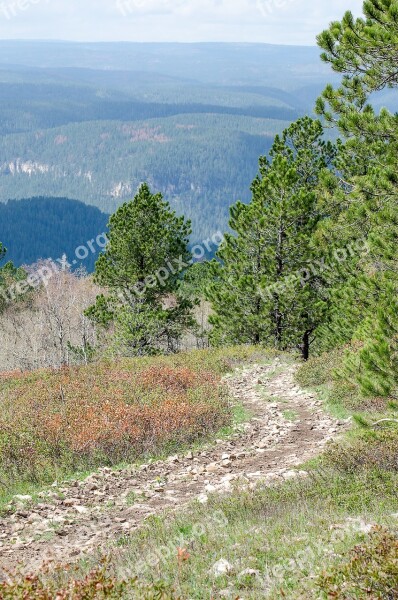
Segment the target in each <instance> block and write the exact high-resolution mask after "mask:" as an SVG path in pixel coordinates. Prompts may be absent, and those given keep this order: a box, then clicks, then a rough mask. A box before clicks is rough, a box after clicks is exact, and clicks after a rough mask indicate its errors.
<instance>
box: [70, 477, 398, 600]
mask: <svg viewBox="0 0 398 600" xmlns="http://www.w3.org/2000/svg"><path fill="white" fill-rule="evenodd" d="M397 485H398V474H389V475H384V476H383V475H381V474H380V473H379V474H378V473H376V472H375V473H363V474H361V475H358V476H355V477H351V476H343V475H341V474H339V473H337V472H336V471H334V470H332V469H329V470H328V471H325V470H323V471H322V472H321V471H319V472H313V474H312V476H311V478H309V479H307V480H302V481H299V482H297V481H293V482H287V483H285V484H283V485H281V486H278V487H275V488H268V489H267V488H265V489H258V490H256V491H242V490H236V491H235V492H234V493H233V494H231V495H230V496H228V497H226V498H220V497H219V496H213V497H211V498H210V500H209V503H208V504H207V505H205V506H203V505H200V504H197V503H194V504H192V505H191V506H190V507H189V508H188V509H187V510H185V511H183V512H180V513H178V514H169V515H167V516H164V517H151V518H150V519H148V521H147V522H146V524H145V525H144V527H143V528H142V529H141V530H139V531H137V532H135V533H132V534H131V535H128V536H126V535H124V536H123V538H121V539H120V540H118V542H117V543H116V546H117V547H116V548H114V549H113V550H112V552H111V555H110V557H111V558H110V564H109V568H108V574H109V576H110V577H115V578H116V579H117V580H121V579H125V578H135V577H138V581H139V583H140V585H143V586H147V585H151V584H160V583H161V584H162V586H164V588H165V589H167V590H169V592H168V593H169V594H170V595H169V596H166V597H167V598H169V597H170V598H183V599H187V600H188V599H190V600H194V599H195V600H202V599H203V598H219V597H221V596H220V593H222V592H223V591H224V590H229V594H230V595H229V596H227V597H230V598H244V599H245V600H246V599H253V600H254V599H258V598H271V599H275V600H276V599H279V598H282V597H286V598H291V599H297V600H299V599H300V600H301V599H302V598H317V597H321V596H317V594H318V593H320V589H318V583H317V578H318V577H319V576H320V575H321V573H322V572H323V571H324V569H325V568H333V567H335V565H338V564H340V562H342V561H343V559H344V556H345V555H346V554H347V552H348V551H349V550H350V548H352V546H353V545H354V544H356V543H359V542H363V541H364V540H365V539H366V533H365V532H364V531H361V527H363V526H364V525H368V524H373V523H378V524H383V525H384V526H386V527H389V528H394V527H395V528H396V527H397V526H398V519H395V518H393V517H392V516H391V515H392V514H393V513H395V512H397V508H398V505H397V492H396V489H397ZM349 519H351V521H350V520H349ZM356 519H358V520H356ZM179 549H180V550H179ZM182 550H185V551H186V555H189V557H188V558H187V559H186V560H184V561H180V560H179V558H178V555H179V553H180V554H181V551H182ZM220 559H225V560H227V561H228V563H230V565H231V571H230V572H229V573H227V574H225V575H220V576H216V575H215V574H214V573H213V572H212V568H213V566H214V565H215V564H216V563H217V562H218V561H219V560H220ZM94 565H95V561H93V562H91V563H90V564H87V563H86V564H85V565H84V568H82V570H81V572H80V576H83V574H84V575H86V574H87V572H89V571H90V569H91V568H92V567H93V566H94ZM248 569H249V570H250V571H248ZM172 590H174V591H173V592H172ZM281 590H282V591H281ZM129 593H132V592H131V590H130V592H129ZM123 597H124V596H123ZM125 597H126V598H128V597H132V598H139V596H135V595H134V594H132V595H131V596H130V595H128V594H126V596H125ZM151 598H155V596H151Z"/></svg>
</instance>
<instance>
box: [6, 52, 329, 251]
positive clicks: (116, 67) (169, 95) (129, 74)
mask: <svg viewBox="0 0 398 600" xmlns="http://www.w3.org/2000/svg"><path fill="white" fill-rule="evenodd" d="M330 80H331V74H330V71H329V69H328V68H327V67H325V66H324V65H322V63H321V61H320V60H319V50H318V49H316V48H311V47H302V46H300V47H297V48H293V47H286V46H271V45H265V44H157V43H153V44H152V43H151V44H134V43H111V44H103V43H96V44H74V43H68V42H14V41H2V42H0V98H1V102H0V131H1V134H2V136H1V140H0V202H7V201H8V200H9V199H22V198H25V199H29V198H31V197H37V196H44V197H47V198H51V197H54V198H59V197H62V198H73V199H75V200H80V201H81V202H83V203H85V204H88V205H92V206H95V207H97V208H99V209H100V210H101V211H103V212H104V213H111V212H113V211H114V210H115V209H116V208H117V206H119V205H120V204H121V203H122V202H123V201H125V200H126V199H129V198H131V197H132V196H133V195H134V193H135V191H136V189H137V187H138V185H139V184H140V182H142V181H148V182H149V184H150V186H151V187H152V188H153V190H156V191H161V192H163V193H164V195H165V196H166V198H167V199H168V200H169V201H170V202H171V204H172V206H173V207H174V208H175V209H176V210H177V211H178V212H181V213H182V212H183V213H184V214H186V215H187V216H189V217H190V218H191V219H192V222H193V239H195V240H199V239H202V238H204V237H206V236H207V235H208V234H209V233H211V232H213V231H214V230H217V229H219V228H221V229H225V227H226V226H227V219H228V209H229V206H230V205H231V204H232V203H234V202H235V201H236V200H237V199H242V200H248V199H249V198H250V183H251V181H252V180H253V178H254V176H255V175H256V172H257V164H258V157H259V156H260V155H261V154H265V153H267V151H268V150H269V148H270V145H271V143H272V140H273V137H274V136H275V134H276V133H277V132H280V131H282V130H283V129H284V128H285V127H286V126H287V125H288V124H289V123H290V122H291V121H293V120H295V119H296V118H297V117H299V116H300V115H303V114H305V113H308V112H310V111H311V109H312V107H313V105H314V101H315V98H316V97H317V95H318V93H319V92H320V91H321V89H322V88H323V87H324V85H325V84H326V82H327V81H330ZM56 203H57V201H56V200H54V204H55V208H54V210H53V211H52V219H54V215H55V214H57V208H56ZM14 206H15V207H17V205H14V204H13V205H11V207H10V208H11V210H9V211H8V213H7V214H8V216H7V218H8V219H9V218H12V214H13V207H14ZM61 209H62V210H61ZM64 210H65V205H64V204H62V207H61V205H59V211H58V213H59V222H60V223H62V213H63V211H64ZM75 210H78V215H79V219H82V212H81V211H82V208H81V206H78V208H76V205H75V204H73V203H71V205H70V211H71V214H72V215H73V213H74V211H75ZM17 214H18V211H17V210H16V212H15V215H17ZM36 214H37V217H36V219H37V220H39V221H40V222H42V220H43V219H45V218H46V217H45V214H44V213H43V211H41V210H38V211H37V213H36ZM91 215H92V213H90V212H87V215H86V217H85V218H86V219H87V220H89V219H90V218H91ZM32 219H33V220H32V221H30V222H26V224H24V225H21V226H23V227H25V226H26V227H27V228H28V231H26V232H25V231H24V232H22V237H21V239H24V240H26V244H27V248H28V245H29V235H34V234H35V232H36V231H37V226H36V224H35V222H34V218H33V216H32ZM83 220H84V218H83ZM70 221H71V222H73V218H71V219H70ZM54 226H55V225H54ZM65 227H66V225H65ZM3 230H4V227H3V228H2V226H1V225H0V234H2V235H3V236H4V231H3ZM56 230H57V231H58V233H57V235H54V236H52V237H53V238H54V239H58V240H59V254H61V255H62V252H63V250H62V246H64V247H65V245H68V247H69V241H70V239H71V237H72V233H71V232H70V231H68V232H65V236H63V234H62V231H64V230H65V229H63V227H60V226H57V227H56ZM6 237H7V236H6ZM6 237H2V239H3V240H4V241H5V242H7V239H6ZM64 238H65V239H64ZM14 239H15V238H14ZM66 240H68V242H67V244H66ZM85 241H86V240H80V239H77V240H76V245H77V246H78V245H79V244H80V243H84V242H85ZM14 243H15V242H14ZM30 247H31V248H32V244H30ZM10 251H12V248H10ZM13 256H18V257H19V259H18V260H17V262H20V261H22V262H23V260H24V257H26V258H25V260H28V259H29V260H30V259H31V258H32V253H31V252H27V251H25V250H24V249H23V248H22V249H21V248H18V251H17V252H14V253H13ZM37 258H43V257H42V256H40V257H39V256H38V257H37Z"/></svg>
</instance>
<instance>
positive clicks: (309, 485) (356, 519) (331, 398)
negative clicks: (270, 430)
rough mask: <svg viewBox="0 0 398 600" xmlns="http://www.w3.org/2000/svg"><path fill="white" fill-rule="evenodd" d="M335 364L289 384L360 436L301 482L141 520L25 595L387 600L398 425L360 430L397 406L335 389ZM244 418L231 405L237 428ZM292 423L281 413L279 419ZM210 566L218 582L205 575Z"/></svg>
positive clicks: (396, 517)
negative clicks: (312, 393)
mask: <svg viewBox="0 0 398 600" xmlns="http://www.w3.org/2000/svg"><path fill="white" fill-rule="evenodd" d="M229 360H231V357H230V358H229ZM249 360H250V357H249ZM257 360H258V359H257ZM338 360H339V354H338V353H334V354H332V355H328V356H324V357H322V358H321V359H319V360H318V359H315V360H313V361H310V362H309V363H307V364H305V365H303V366H302V367H301V369H300V370H299V372H298V375H297V378H298V381H299V382H300V384H301V385H302V386H303V387H306V388H310V389H314V388H316V389H317V390H318V393H320V394H321V397H322V398H323V400H324V402H325V406H326V407H330V408H331V409H332V410H333V413H334V414H335V415H338V416H339V417H340V418H341V417H342V416H343V415H344V416H345V417H347V416H352V415H354V413H355V414H358V415H359V416H360V417H361V419H358V422H359V421H361V420H362V422H364V423H365V427H364V426H361V427H359V426H355V421H353V423H354V427H353V430H352V431H351V432H350V433H349V434H347V435H346V437H345V438H344V439H342V440H340V441H339V442H336V443H334V444H332V445H331V446H330V447H329V448H327V450H326V451H325V453H324V455H323V456H321V457H319V458H318V459H315V460H313V461H311V463H308V464H307V465H306V466H305V468H306V470H307V471H308V473H309V476H308V477H307V478H305V479H300V480H293V481H287V482H285V483H283V484H281V485H278V486H275V487H272V488H256V489H253V490H250V489H249V490H248V489H245V490H244V489H240V488H239V487H236V488H235V490H234V491H233V492H232V493H231V494H229V495H228V496H224V497H220V496H218V495H214V496H210V498H209V500H208V503H207V504H205V505H203V504H200V503H193V504H191V505H190V506H189V507H188V508H187V509H185V510H183V511H179V512H177V513H175V512H172V513H166V514H164V515H161V516H157V517H151V518H149V519H148V520H147V521H146V522H145V525H144V526H143V527H142V528H141V529H140V530H137V531H134V532H132V533H130V534H128V535H124V536H123V538H120V539H119V540H117V541H116V543H115V544H114V545H112V546H110V548H109V552H108V554H107V556H106V557H105V558H104V557H99V556H98V557H93V558H92V560H91V561H89V562H86V563H84V564H82V563H81V564H78V565H76V566H75V567H74V568H72V570H71V571H70V572H69V575H67V576H66V575H65V574H61V573H60V572H57V571H55V572H54V571H53V572H52V573H42V574H39V575H38V579H37V580H35V584H36V585H37V587H38V589H41V590H44V592H43V593H42V595H41V596H33V595H32V596H29V595H28V596H27V597H29V598H31V597H32V598H36V597H37V598H40V599H42V598H44V600H47V598H48V600H49V599H50V598H53V597H55V596H56V594H57V593H60V590H61V591H65V590H66V592H65V597H68V598H72V599H73V600H81V599H82V598H85V599H87V600H89V599H91V598H93V599H94V598H102V597H104V598H113V597H115V598H116V597H119V598H126V599H127V598H133V599H135V598H136V599H137V600H138V599H141V598H148V600H155V599H157V598H167V599H170V600H171V599H173V600H177V599H181V600H182V599H183V600H188V599H189V600H199V599H200V600H202V599H206V598H208V599H209V600H210V599H213V598H214V599H217V598H231V599H237V598H242V599H244V600H249V599H253V600H255V599H258V598H267V599H270V600H277V599H278V600H279V599H280V598H288V599H291V600H299V599H300V600H310V599H323V600H327V598H337V599H340V600H356V599H357V598H358V599H359V600H360V599H361V598H365V597H366V598H369V599H370V600H388V599H389V598H395V597H397V595H394V594H396V591H397V590H396V582H397V581H398V543H397V539H398V491H397V490H398V463H397V457H398V428H395V429H394V427H393V426H392V427H390V428H388V429H386V430H380V431H373V430H372V429H370V428H368V427H366V422H367V421H368V420H369V419H370V420H372V419H373V418H374V417H375V416H379V415H384V414H390V413H391V411H396V406H393V405H391V402H389V401H384V402H383V401H381V400H380V399H374V400H373V401H371V400H369V399H366V400H365V399H363V398H361V396H360V395H359V394H358V392H357V390H356V389H353V388H352V387H351V386H344V385H341V384H340V383H336V382H335V381H334V379H333V369H334V367H335V366H336V364H337V363H338ZM232 362H233V364H234V366H236V361H235V358H233V359H232ZM245 417H246V415H245V414H244V412H242V409H241V407H239V406H238V407H236V408H235V422H236V423H239V422H240V421H241V420H244V419H245ZM295 417H296V415H295V414H294V411H285V418H292V419H293V418H295ZM225 433H228V429H226V430H225ZM133 500H134V498H132V501H133ZM380 527H382V529H380ZM372 528H373V529H372ZM220 561H226V562H224V563H222V564H221V563H220ZM220 564H221V566H222V565H224V572H223V573H221V572H216V570H215V565H218V566H219V567H220ZM76 582H77V583H76ZM9 585H10V586H11V587H9V589H8V588H4V589H3V590H1V589H0V596H1V597H4V598H5V599H6V600H8V598H13V597H22V593H21V590H23V591H25V590H26V589H27V586H29V585H31V581H30V580H29V581H26V580H24V579H23V578H17V579H16V580H15V581H14V582H11V583H10V584H9ZM12 586H14V587H12ZM71 586H72V587H71ZM73 586H74V587H73ZM82 586H83V587H82ZM98 586H100V587H98ZM71 589H73V590H74V591H73V593H71V592H70V590H71ZM68 590H69V591H68ZM82 590H83V591H82ZM93 590H94V591H93ZM98 590H100V591H101V592H100V593H101V594H102V593H103V595H102V596H101V595H98V594H99V591H98ZM115 590H116V592H115ZM83 592H84V593H83ZM17 593H19V594H20V596H18V595H17ZM45 593H46V594H48V595H47V596H46V595H45ZM1 594H3V595H1ZM7 594H9V595H7ZM12 594H14V596H13V595H12ZM68 594H69V595H68ZM79 594H80V595H79ZM61 597H63V596H61Z"/></svg>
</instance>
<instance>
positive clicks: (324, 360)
mask: <svg viewBox="0 0 398 600" xmlns="http://www.w3.org/2000/svg"><path fill="white" fill-rule="evenodd" d="M343 353H344V352H343V350H334V351H333V352H325V353H324V354H321V355H320V356H314V357H312V358H310V360H308V361H307V362H305V363H303V364H302V365H301V366H300V368H299V370H298V371H297V374H296V378H297V381H298V382H299V384H300V385H301V386H302V387H304V388H305V387H307V388H311V387H317V386H319V385H323V384H325V383H330V382H331V381H332V380H333V373H334V371H335V369H336V368H337V366H338V365H339V362H340V360H341V358H342V356H343Z"/></svg>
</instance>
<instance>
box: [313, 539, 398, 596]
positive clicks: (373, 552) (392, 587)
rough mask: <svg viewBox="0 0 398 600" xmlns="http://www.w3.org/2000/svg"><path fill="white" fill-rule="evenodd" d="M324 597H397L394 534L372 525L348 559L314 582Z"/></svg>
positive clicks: (397, 558)
mask: <svg viewBox="0 0 398 600" xmlns="http://www.w3.org/2000/svg"><path fill="white" fill-rule="evenodd" d="M317 585H318V588H319V589H320V590H321V591H322V592H323V594H324V595H323V597H324V598H335V599H336V600H353V599H355V598H358V599H361V598H368V599H369V600H393V599H394V598H398V536H397V534H396V533H394V532H391V531H388V530H386V529H383V528H381V527H377V528H375V529H374V530H373V531H372V532H371V533H370V534H369V536H368V538H367V540H366V541H365V543H363V544H360V545H358V546H355V548H354V549H353V550H352V551H351V552H350V555H349V558H348V561H346V562H345V563H344V564H342V565H339V566H336V567H335V568H334V569H333V570H332V571H330V572H329V573H324V574H323V575H322V576H321V577H320V578H319V580H318V582H317Z"/></svg>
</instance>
